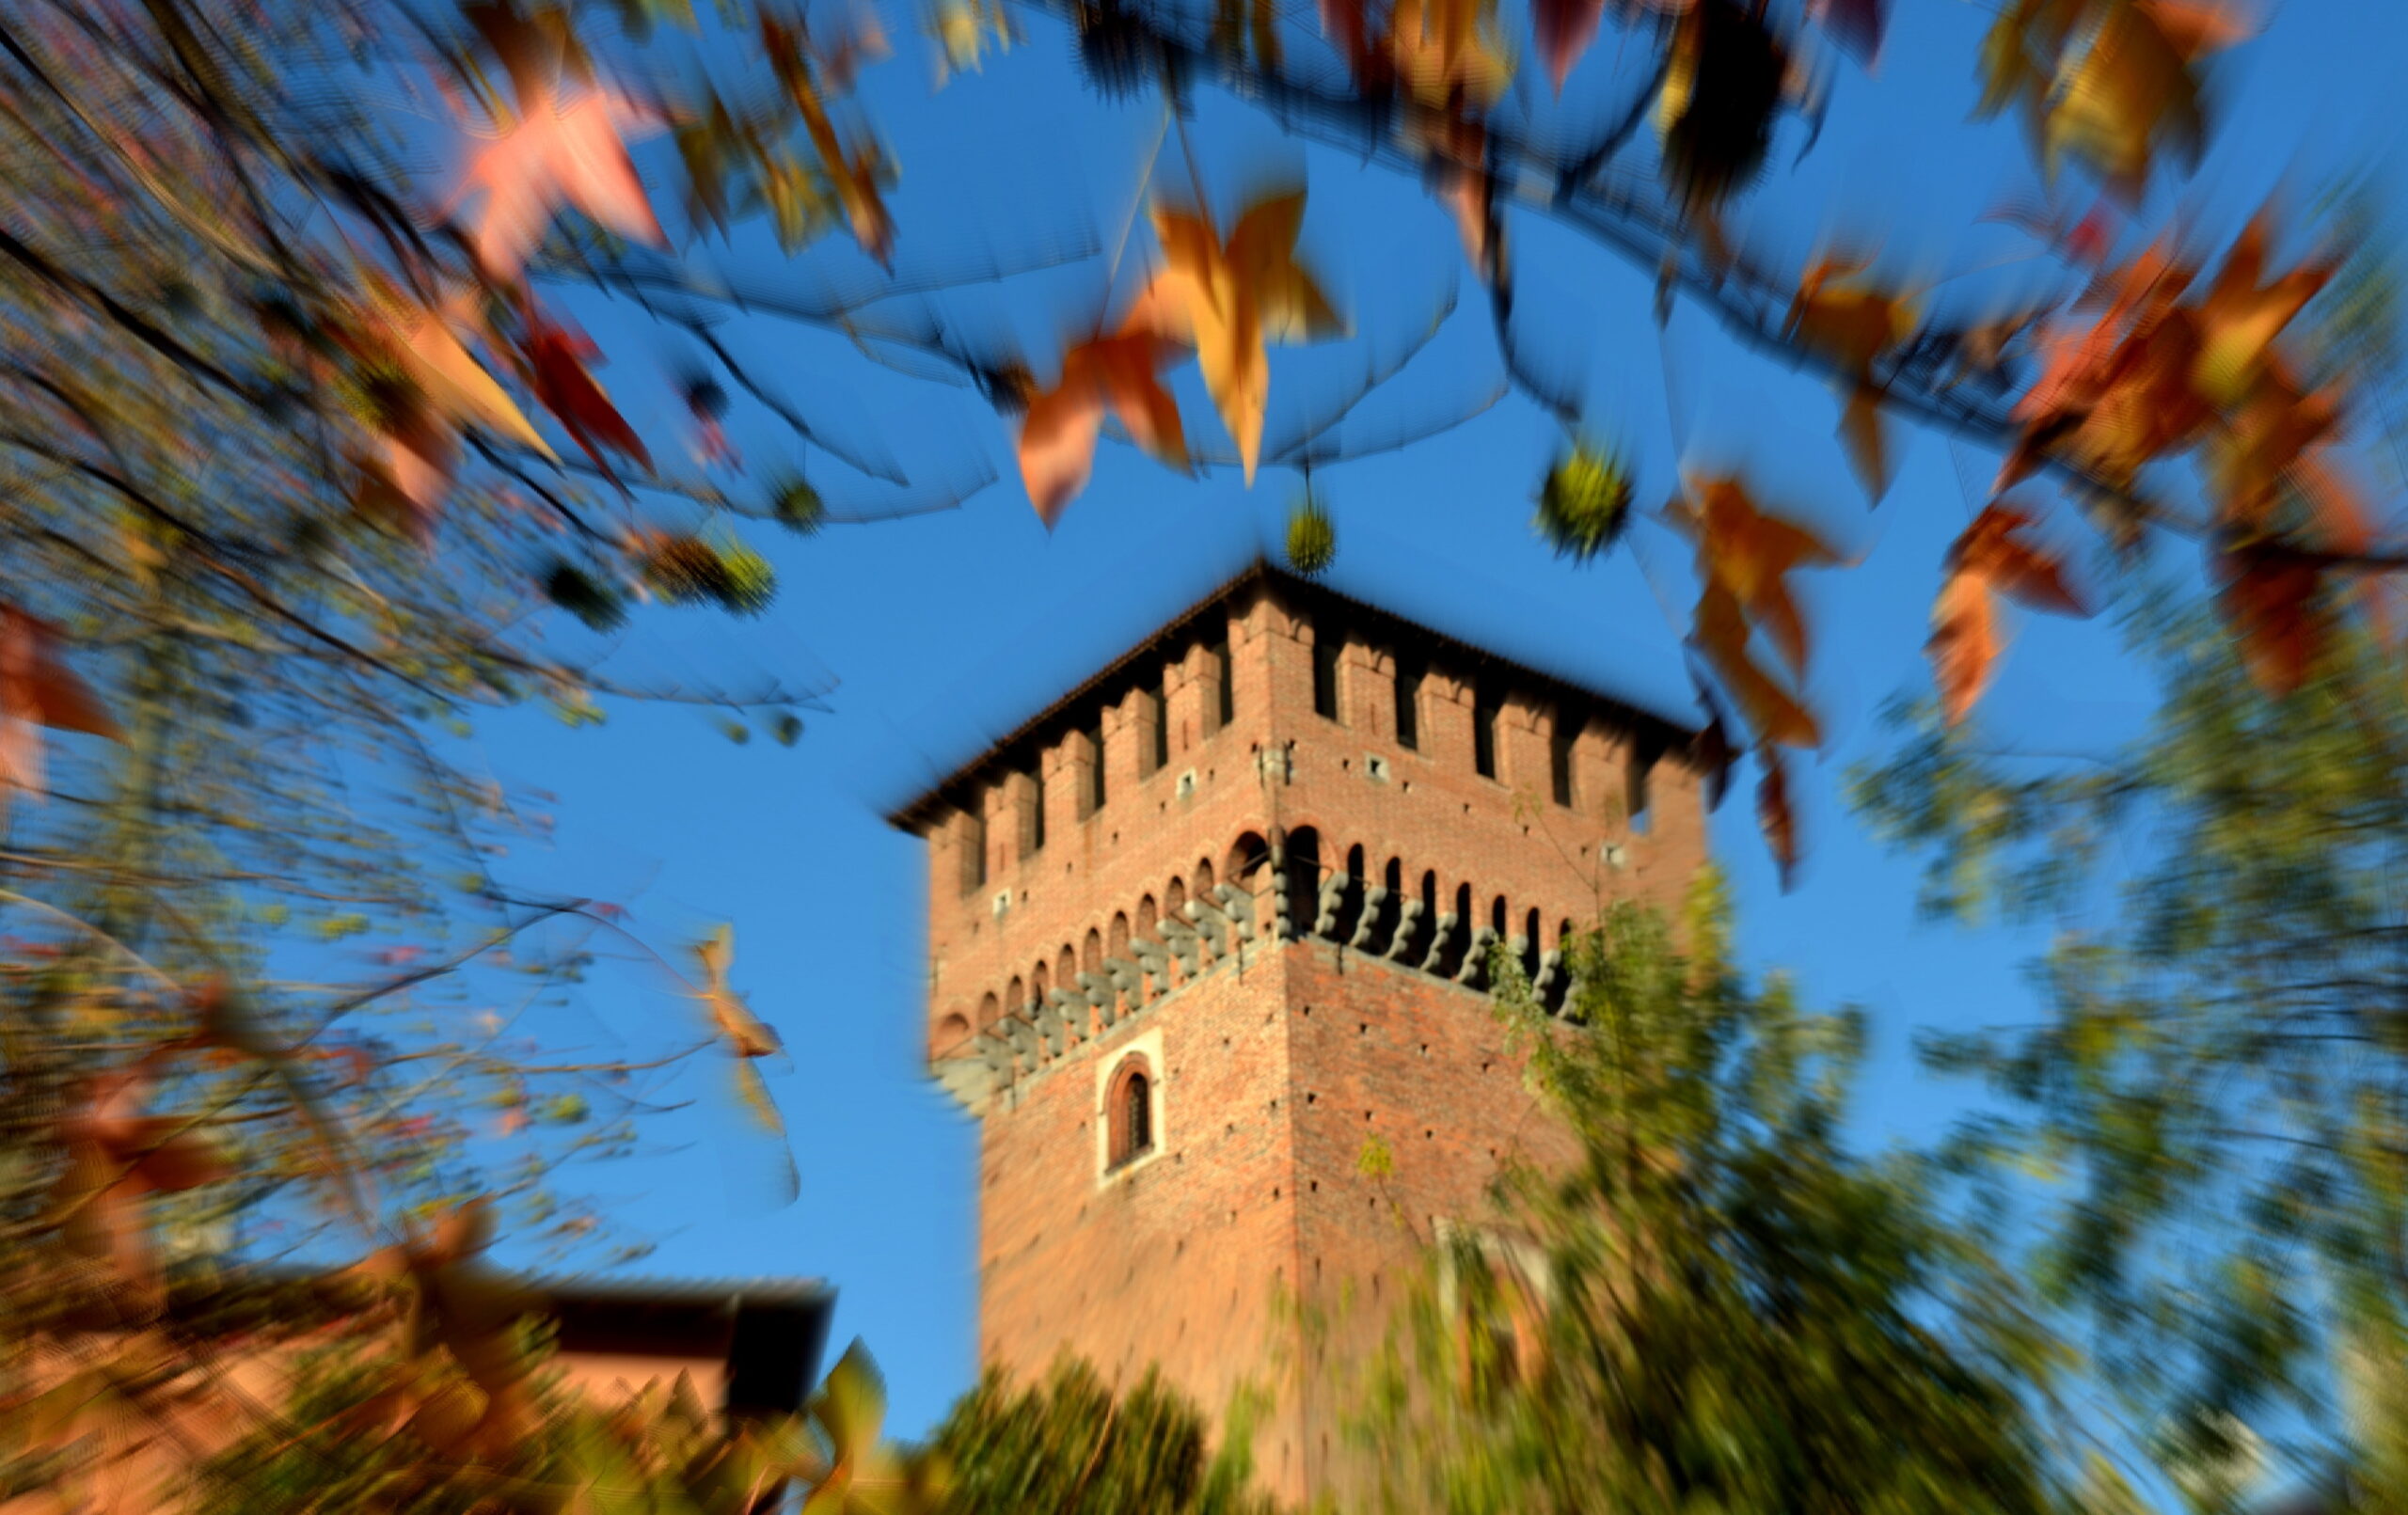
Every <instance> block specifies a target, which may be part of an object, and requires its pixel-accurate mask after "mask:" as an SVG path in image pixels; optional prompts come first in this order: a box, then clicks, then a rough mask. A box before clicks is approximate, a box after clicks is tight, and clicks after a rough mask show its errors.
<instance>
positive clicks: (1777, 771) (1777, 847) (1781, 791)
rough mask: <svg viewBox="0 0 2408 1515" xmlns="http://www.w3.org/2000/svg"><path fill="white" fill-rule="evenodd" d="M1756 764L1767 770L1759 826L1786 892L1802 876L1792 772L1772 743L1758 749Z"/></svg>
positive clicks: (1759, 787)
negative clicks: (1790, 773) (1793, 802)
mask: <svg viewBox="0 0 2408 1515" xmlns="http://www.w3.org/2000/svg"><path fill="white" fill-rule="evenodd" d="M1756 765H1757V766H1758V767H1760V768H1762V769H1763V770H1764V776H1763V777H1762V778H1760V779H1758V780H1757V781H1756V826H1757V829H1759V830H1761V831H1763V832H1764V837H1765V843H1766V845H1767V846H1769V847H1770V848H1771V849H1772V860H1773V864H1774V866H1775V867H1776V868H1778V869H1779V870H1780V872H1781V887H1782V892H1784V893H1785V892H1788V890H1789V886H1790V885H1791V883H1792V882H1794V881H1795V879H1796V877H1797V874H1798V812H1797V811H1796V809H1794V808H1793V807H1792V806H1791V804H1790V802H1789V770H1788V768H1787V766H1786V765H1784V764H1783V763H1782V757H1781V750H1780V749H1779V748H1777V747H1773V746H1771V745H1769V744H1767V745H1765V746H1762V747H1759V748H1757V749H1756Z"/></svg>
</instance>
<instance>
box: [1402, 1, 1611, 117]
mask: <svg viewBox="0 0 2408 1515" xmlns="http://www.w3.org/2000/svg"><path fill="white" fill-rule="evenodd" d="M1495 7H1496V0H1396V5H1395V7H1394V8H1393V9H1392V10H1391V11H1390V12H1389V17H1388V26H1389V45H1390V47H1391V48H1392V50H1393V52H1394V54H1395V57H1396V72H1397V77H1398V78H1399V79H1401V80H1402V81H1403V82H1404V86H1405V87H1406V88H1407V89H1408V90H1410V91H1411V92H1412V93H1413V94H1414V95H1416V96H1417V97H1418V98H1419V99H1420V100H1422V101H1423V102H1424V103H1428V104H1433V105H1440V104H1445V103H1448V102H1449V101H1451V100H1455V99H1458V98H1460V99H1461V100H1463V101H1465V103H1468V104H1471V105H1473V106H1477V107H1480V108H1481V109H1485V108H1486V107H1488V106H1490V105H1493V104H1495V103H1497V99H1498V97H1500V96H1502V95H1503V94H1504V93H1505V86H1506V84H1507V83H1508V82H1509V81H1510V80H1511V79H1512V78H1513V64H1512V63H1511V62H1510V61H1509V60H1508V59H1507V58H1506V56H1505V54H1504V51H1503V50H1502V48H1501V47H1499V45H1498V39H1497V24H1496V17H1495V15H1494V10H1495ZM1592 25H1593V22H1592Z"/></svg>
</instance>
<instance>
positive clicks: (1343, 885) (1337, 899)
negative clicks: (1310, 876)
mask: <svg viewBox="0 0 2408 1515" xmlns="http://www.w3.org/2000/svg"><path fill="white" fill-rule="evenodd" d="M1354 881H1355V880H1354V879H1353V878H1351V877H1349V876H1347V875H1345V874H1332V875H1330V876H1328V877H1327V878H1324V879H1323V880H1322V882H1321V893H1320V896H1319V897H1318V898H1317V899H1315V900H1314V902H1313V935H1314V936H1316V937H1327V936H1333V935H1335V934H1336V933H1337V931H1338V912H1339V911H1340V910H1342V909H1344V908H1345V907H1346V889H1347V886H1348V885H1349V884H1352V883H1353V882H1354Z"/></svg>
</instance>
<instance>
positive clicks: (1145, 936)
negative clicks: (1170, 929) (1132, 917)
mask: <svg viewBox="0 0 2408 1515" xmlns="http://www.w3.org/2000/svg"><path fill="white" fill-rule="evenodd" d="M1162 918H1163V912H1162V907H1160V906H1158V905H1156V904H1155V903H1154V897H1153V896H1152V895H1151V894H1148V895H1145V896H1144V897H1142V898H1140V899H1139V900H1138V901H1137V922H1136V925H1137V939H1138V940H1139V941H1151V940H1153V939H1154V933H1155V931H1157V930H1158V929H1160V927H1158V926H1157V925H1156V924H1155V923H1156V922H1158V921H1160V920H1161V919H1162Z"/></svg>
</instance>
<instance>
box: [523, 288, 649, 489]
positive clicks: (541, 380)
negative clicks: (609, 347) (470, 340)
mask: <svg viewBox="0 0 2408 1515" xmlns="http://www.w3.org/2000/svg"><path fill="white" fill-rule="evenodd" d="M526 354H527V366H528V380H529V384H530V386H531V387H532V388H533V389H534V391H535V398H536V399H537V400H539V401H541V402H543V405H544V408H545V409H547V410H548V411H550V412H551V413H552V414H553V415H555V416H557V417H559V418H560V420H561V424H562V426H564V427H566V428H568V434H569V435H570V436H572V437H574V438H576V440H577V445H578V447H581V448H583V449H584V450H585V455H586V456H587V457H589V458H592V459H593V460H594V465H595V466H597V467H599V468H601V469H602V471H603V472H604V473H606V474H608V473H610V464H609V463H607V462H606V461H604V459H603V457H602V452H601V449H600V448H599V447H597V446H596V445H595V444H596V443H599V444H601V445H602V446H605V447H610V448H614V449H616V450H618V451H620V452H622V453H624V454H626V456H627V457H630V458H633V459H634V460H635V461H636V462H637V464H639V465H640V466H642V467H643V468H645V469H646V470H649V469H650V468H651V467H652V454H651V453H650V452H648V451H646V450H645V449H644V445H643V438H642V437H641V436H638V435H637V434H636V430H635V428H634V427H632V426H630V425H628V424H627V418H626V417H624V416H622V415H620V414H619V411H618V407H616V406H615V405H612V404H611V403H610V396H609V395H608V394H607V393H605V392H604V391H603V388H602V387H601V386H600V385H599V384H596V383H595V382H594V376H593V375H592V374H591V373H589V372H587V371H586V369H585V365H586V362H587V360H588V359H591V358H594V357H595V356H597V355H598V354H597V350H596V349H595V347H594V343H593V342H592V341H591V340H589V339H587V338H585V337H584V336H582V335H579V334H577V333H574V332H570V331H567V330H565V329H563V328H562V327H559V326H555V325H552V324H549V323H547V322H546V321H545V320H544V319H543V318H542V317H540V316H535V315H533V314H530V316H529V319H528V324H527V343H526ZM614 481H615V479H614Z"/></svg>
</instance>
